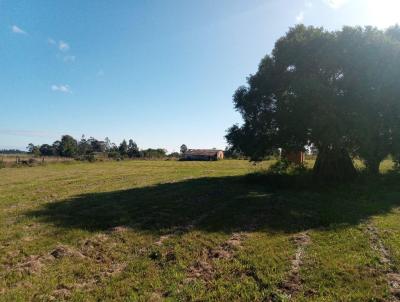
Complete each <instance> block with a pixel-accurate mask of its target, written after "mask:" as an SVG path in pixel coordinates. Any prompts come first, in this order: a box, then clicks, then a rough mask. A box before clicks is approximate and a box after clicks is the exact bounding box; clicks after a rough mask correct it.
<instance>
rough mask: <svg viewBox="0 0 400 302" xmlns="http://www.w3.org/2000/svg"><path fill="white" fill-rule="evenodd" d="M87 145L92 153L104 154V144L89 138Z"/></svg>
mask: <svg viewBox="0 0 400 302" xmlns="http://www.w3.org/2000/svg"><path fill="white" fill-rule="evenodd" d="M88 143H89V144H90V147H91V149H92V151H93V152H105V150H106V143H105V142H102V141H99V140H97V139H95V138H94V137H90V138H89V139H88Z"/></svg>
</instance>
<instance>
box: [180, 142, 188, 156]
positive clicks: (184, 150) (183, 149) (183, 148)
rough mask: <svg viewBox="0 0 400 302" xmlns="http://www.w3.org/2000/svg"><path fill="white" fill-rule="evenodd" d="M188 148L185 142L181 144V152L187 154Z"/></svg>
mask: <svg viewBox="0 0 400 302" xmlns="http://www.w3.org/2000/svg"><path fill="white" fill-rule="evenodd" d="M187 150H188V147H187V146H186V145H185V144H183V145H182V146H181V154H185V153H186V151H187Z"/></svg>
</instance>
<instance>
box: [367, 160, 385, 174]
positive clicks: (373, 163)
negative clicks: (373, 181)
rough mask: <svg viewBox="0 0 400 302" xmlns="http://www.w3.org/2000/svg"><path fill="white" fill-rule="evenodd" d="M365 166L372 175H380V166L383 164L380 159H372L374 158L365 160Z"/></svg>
mask: <svg viewBox="0 0 400 302" xmlns="http://www.w3.org/2000/svg"><path fill="white" fill-rule="evenodd" d="M364 163H365V167H366V168H367V171H368V173H370V174H372V175H378V174H379V166H380V164H381V161H380V160H377V159H372V160H366V161H364Z"/></svg>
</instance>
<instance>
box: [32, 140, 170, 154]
mask: <svg viewBox="0 0 400 302" xmlns="http://www.w3.org/2000/svg"><path fill="white" fill-rule="evenodd" d="M27 150H28V153H30V154H32V155H35V156H62V157H71V158H76V159H83V160H94V159H95V155H96V154H100V153H101V154H104V155H105V156H107V157H108V158H114V159H123V158H163V157H166V156H167V150H165V149H161V148H160V149H144V150H139V147H138V145H137V144H136V143H135V142H134V141H133V140H132V139H130V140H129V141H128V142H127V141H126V140H125V139H124V140H123V141H122V142H121V143H120V144H119V145H116V144H114V143H111V141H110V139H109V138H108V137H106V138H105V139H104V141H100V140H97V139H95V138H94V137H90V138H86V137H85V136H84V135H82V137H81V139H80V140H79V141H78V140H76V139H75V138H73V137H72V136H71V135H63V136H62V137H61V139H60V140H57V141H55V142H53V143H52V144H51V145H49V144H43V145H34V144H32V143H31V144H29V145H28V147H27Z"/></svg>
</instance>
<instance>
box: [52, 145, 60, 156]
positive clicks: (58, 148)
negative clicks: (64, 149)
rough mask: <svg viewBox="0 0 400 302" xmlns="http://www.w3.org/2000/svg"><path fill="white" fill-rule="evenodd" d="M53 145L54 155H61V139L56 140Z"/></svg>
mask: <svg viewBox="0 0 400 302" xmlns="http://www.w3.org/2000/svg"><path fill="white" fill-rule="evenodd" d="M52 147H53V153H54V155H57V156H61V141H55V142H54V143H53V144H52Z"/></svg>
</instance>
